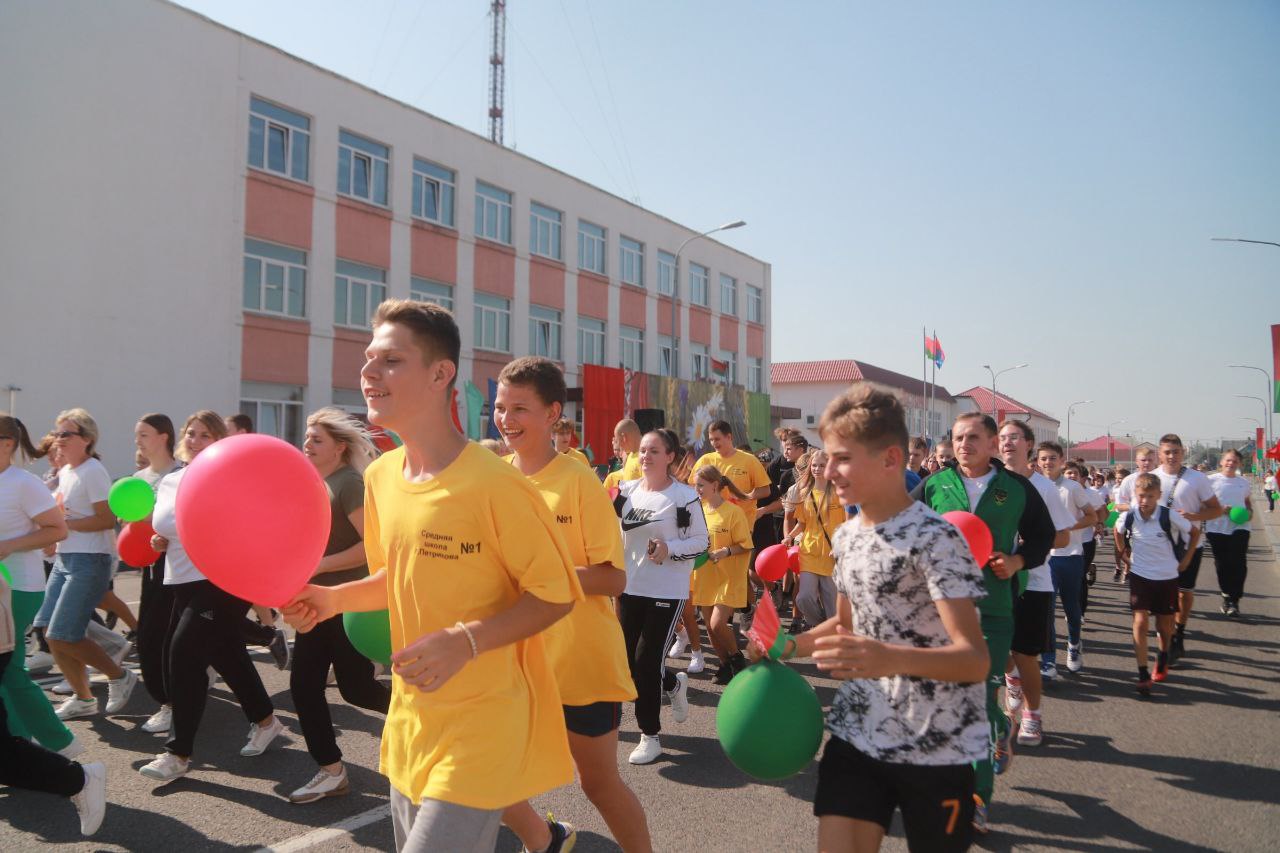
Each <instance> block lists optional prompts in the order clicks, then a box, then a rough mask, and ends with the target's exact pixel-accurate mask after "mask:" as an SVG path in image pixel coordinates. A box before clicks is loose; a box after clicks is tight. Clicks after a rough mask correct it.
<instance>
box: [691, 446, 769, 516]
mask: <svg viewBox="0 0 1280 853" xmlns="http://www.w3.org/2000/svg"><path fill="white" fill-rule="evenodd" d="M707 440H708V441H710V442H711V446H712V447H713V448H715V450H714V451H712V452H711V453H704V454H702V456H700V457H699V458H698V461H697V462H696V463H694V466H693V473H691V474H690V475H689V485H691V486H693V485H697V484H696V482H695V479H696V477H697V472H698V470H699V469H701V468H702V466H704V465H714V466H715V467H716V468H718V469H720V473H721V474H723V475H724V476H725V477H726V478H727V479H728V480H729V481H730V482H732V483H733V484H734V485H735V486H737V487H738V491H740V492H742V493H743V494H744V495H746V496H747V497H746V499H745V500H743V499H739V498H737V497H734V496H732V495H728V496H726V497H727V499H728V500H729V501H731V502H732V503H736V504H737V505H738V506H740V507H742V512H743V513H744V514H745V515H746V517H747V523H748V524H755V523H756V502H757V501H760V500H763V499H764V498H767V497H769V475H768V473H767V472H766V471H765V470H764V465H761V464H760V460H759V459H757V458H755V457H754V456H752V455H751V454H750V453H747V452H746V451H745V450H739V449H737V448H736V447H734V446H733V427H731V426H729V422H728V421H716V422H715V423H713V424H712V425H711V426H710V427H708V428H707Z"/></svg>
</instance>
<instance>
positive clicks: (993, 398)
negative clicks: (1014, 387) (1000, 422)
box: [982, 361, 1031, 418]
mask: <svg viewBox="0 0 1280 853" xmlns="http://www.w3.org/2000/svg"><path fill="white" fill-rule="evenodd" d="M982 366H983V367H985V368H986V369H987V370H989V371H991V417H993V418H994V417H996V379H997V378H998V377H999V376H1000V375H1001V374H1005V373H1008V372H1009V371H1010V370H1021V369H1022V368H1024V367H1030V366H1031V365H1029V364H1027V363H1026V362H1025V361H1024V362H1023V363H1022V364H1015V365H1014V366H1013V367H1006V368H1005V369H1004V370H996V369H994V368H993V367H992V366H991V365H989V364H984V365H982Z"/></svg>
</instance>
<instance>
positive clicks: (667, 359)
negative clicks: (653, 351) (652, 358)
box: [658, 335, 675, 376]
mask: <svg viewBox="0 0 1280 853" xmlns="http://www.w3.org/2000/svg"><path fill="white" fill-rule="evenodd" d="M658 375H659V376H675V373H673V372H672V371H671V336H670V335H658Z"/></svg>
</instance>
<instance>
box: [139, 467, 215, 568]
mask: <svg viewBox="0 0 1280 853" xmlns="http://www.w3.org/2000/svg"><path fill="white" fill-rule="evenodd" d="M187 470H188V469H186V468H179V469H178V470H177V471H174V472H173V473H172V474H166V475H165V476H164V479H162V480H161V481H160V486H159V488H157V489H156V508H155V510H153V511H152V513H151V526H152V527H153V528H155V531H156V533H159V534H160V535H161V536H163V537H164V538H165V539H168V540H169V547H168V549H167V550H166V551H165V553H164V582H165V585H166V586H173V585H174V584H180V583H191V582H192V581H202V580H205V576H204V575H203V574H201V573H200V570H199V569H197V568H196V564H195V563H193V562H191V558H190V557H188V556H187V549H185V548H183V547H182V543H181V542H180V541H179V540H178V486H179V485H181V483H182V478H183V476H184V475H185V474H186V473H187Z"/></svg>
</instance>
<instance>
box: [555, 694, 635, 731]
mask: <svg viewBox="0 0 1280 853" xmlns="http://www.w3.org/2000/svg"><path fill="white" fill-rule="evenodd" d="M563 707H564V727H565V728H566V729H568V730H569V731H571V732H573V733H574V734H575V735H582V736H583V737H600V735H607V734H608V733H609V732H611V731H614V730H615V729H617V728H618V726H619V725H621V723H622V703H621V702H592V703H591V704H590V705H565V706H563Z"/></svg>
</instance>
